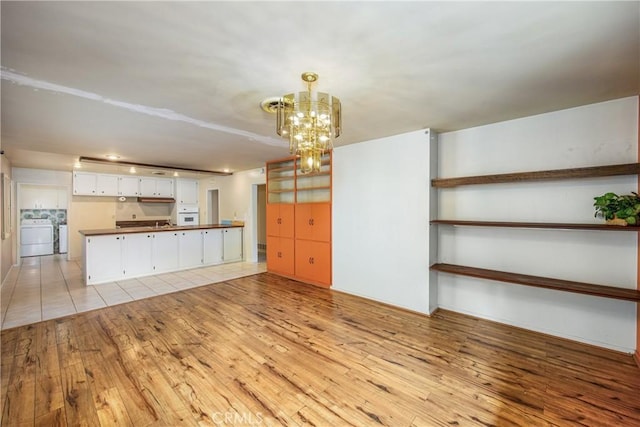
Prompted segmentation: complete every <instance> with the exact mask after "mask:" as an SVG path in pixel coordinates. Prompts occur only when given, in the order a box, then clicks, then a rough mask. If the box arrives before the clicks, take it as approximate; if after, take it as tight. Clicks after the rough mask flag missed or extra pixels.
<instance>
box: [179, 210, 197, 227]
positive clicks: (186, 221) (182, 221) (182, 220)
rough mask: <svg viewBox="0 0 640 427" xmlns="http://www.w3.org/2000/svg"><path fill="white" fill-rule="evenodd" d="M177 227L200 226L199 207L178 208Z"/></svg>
mask: <svg viewBox="0 0 640 427" xmlns="http://www.w3.org/2000/svg"><path fill="white" fill-rule="evenodd" d="M177 225H200V219H199V211H198V207H197V206H191V207H189V206H180V207H179V208H178V218H177Z"/></svg>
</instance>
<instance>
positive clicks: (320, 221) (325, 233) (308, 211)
mask: <svg viewBox="0 0 640 427" xmlns="http://www.w3.org/2000/svg"><path fill="white" fill-rule="evenodd" d="M295 222H296V229H295V231H296V239H304V240H316V241H321V242H330V241H331V204H329V203H299V204H297V205H296V208H295Z"/></svg>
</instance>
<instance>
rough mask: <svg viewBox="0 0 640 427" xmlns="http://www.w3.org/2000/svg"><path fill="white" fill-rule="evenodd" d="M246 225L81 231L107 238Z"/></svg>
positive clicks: (85, 234)
mask: <svg viewBox="0 0 640 427" xmlns="http://www.w3.org/2000/svg"><path fill="white" fill-rule="evenodd" d="M243 227H244V225H226V224H203V225H183V226H177V225H172V226H170V227H157V228H156V227H126V228H103V229H101V230H79V231H78V232H79V233H80V234H82V235H83V236H107V235H110V234H132V233H157V232H163V231H182V230H209V229H212V228H243Z"/></svg>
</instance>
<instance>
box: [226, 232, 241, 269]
mask: <svg viewBox="0 0 640 427" xmlns="http://www.w3.org/2000/svg"><path fill="white" fill-rule="evenodd" d="M222 241H223V259H224V261H225V262H230V261H241V260H242V228H241V227H237V228H225V229H224V233H223V239H222Z"/></svg>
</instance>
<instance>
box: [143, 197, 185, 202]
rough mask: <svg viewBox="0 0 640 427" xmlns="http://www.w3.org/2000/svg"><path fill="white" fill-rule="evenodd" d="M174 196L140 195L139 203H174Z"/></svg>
mask: <svg viewBox="0 0 640 427" xmlns="http://www.w3.org/2000/svg"><path fill="white" fill-rule="evenodd" d="M175 201H176V199H174V198H173V197H138V203H174V202H175Z"/></svg>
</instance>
